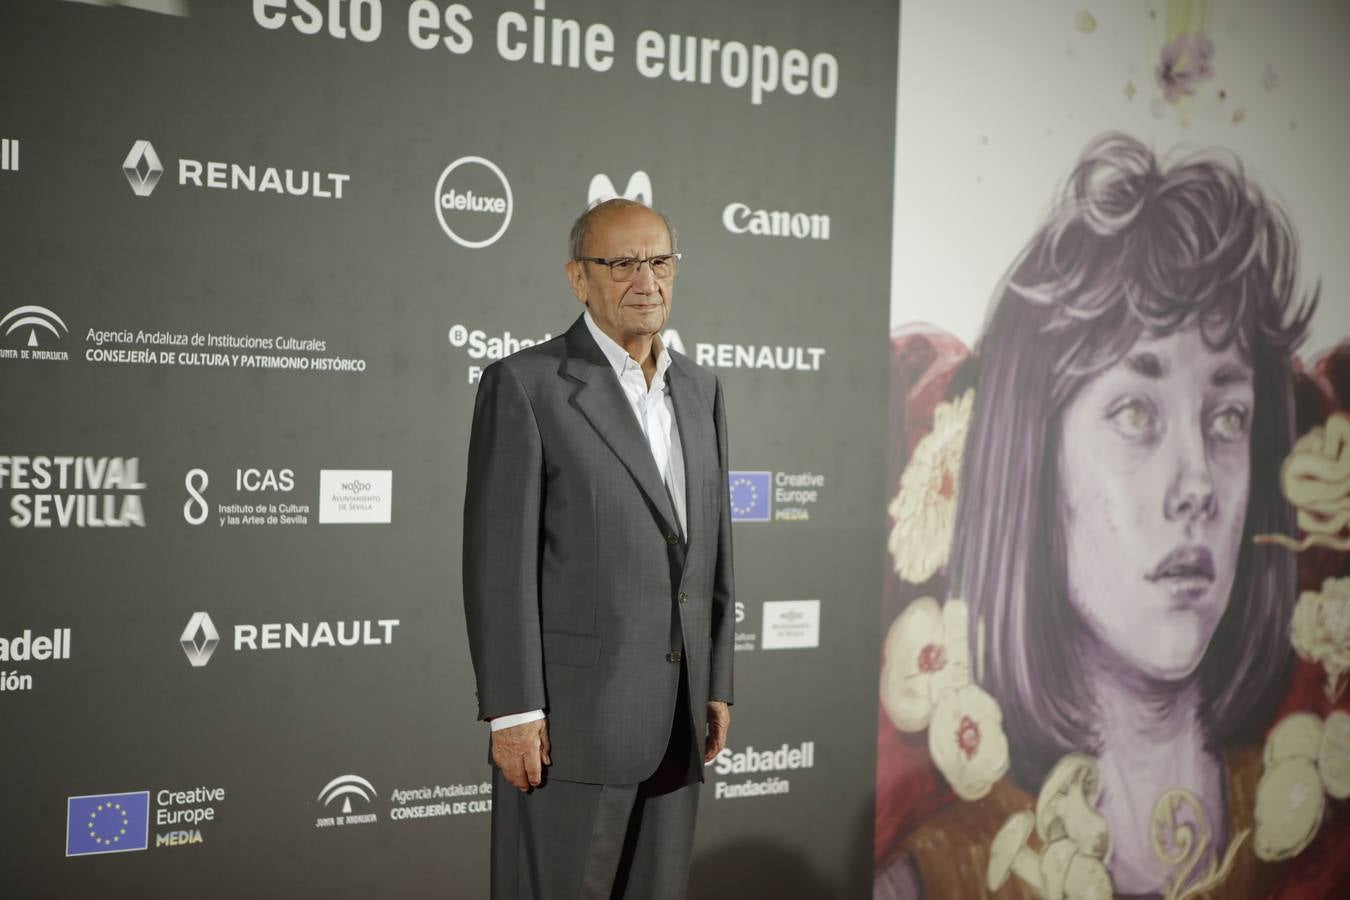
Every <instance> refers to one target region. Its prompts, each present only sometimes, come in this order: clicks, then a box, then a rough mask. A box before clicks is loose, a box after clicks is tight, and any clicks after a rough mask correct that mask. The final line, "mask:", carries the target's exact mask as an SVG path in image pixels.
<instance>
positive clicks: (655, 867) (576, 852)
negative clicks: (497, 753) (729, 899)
mask: <svg viewBox="0 0 1350 900" xmlns="http://www.w3.org/2000/svg"><path fill="white" fill-rule="evenodd" d="M682 668H683V667H682ZM683 674H684V673H683V672H681V675H682V676H683ZM688 709H689V695H688V691H687V689H686V688H685V679H684V678H683V677H681V679H680V691H679V702H677V703H676V705H675V713H674V716H673V719H674V721H673V722H672V725H671V734H670V740H669V742H668V744H667V747H666V755H665V758H663V759H662V760H661V764H660V765H659V766H658V767H657V769H656V771H655V772H654V773H653V774H652V776H651V777H649V778H648V779H647V780H645V781H643V782H641V783H639V784H584V783H580V782H574V781H557V780H553V779H549V778H547V776H545V781H544V783H543V784H542V785H541V786H539V787H537V788H535V789H534V790H532V791H530V792H529V793H528V794H524V793H521V792H520V791H519V790H517V789H516V788H514V787H512V786H511V784H510V783H509V782H508V781H507V780H506V779H505V778H503V777H502V774H501V771H500V770H499V769H497V768H496V767H495V766H494V767H493V769H492V900H685V897H686V896H687V894H688V890H689V861H690V857H691V856H692V854H693V850H694V819H695V816H696V814H697V813H698V797H699V789H700V787H701V786H702V785H701V783H700V780H699V776H700V774H701V769H702V762H703V760H702V758H701V753H700V748H699V747H698V745H697V744H696V743H695V741H694V733H695V731H694V729H693V725H692V723H691V722H689V721H688V719H689V714H688V712H687V710H688Z"/></svg>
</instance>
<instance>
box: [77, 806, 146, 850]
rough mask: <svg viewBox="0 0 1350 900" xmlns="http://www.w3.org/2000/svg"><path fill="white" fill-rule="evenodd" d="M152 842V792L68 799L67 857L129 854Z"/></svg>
mask: <svg viewBox="0 0 1350 900" xmlns="http://www.w3.org/2000/svg"><path fill="white" fill-rule="evenodd" d="M149 845H150V792H149V791H133V792H130V793H126V794H87V795H85V796H82V797H67V798H66V856H90V855H94V854H99V853H129V852H131V851H133V850H144V849H145V848H146V847H148V846H149Z"/></svg>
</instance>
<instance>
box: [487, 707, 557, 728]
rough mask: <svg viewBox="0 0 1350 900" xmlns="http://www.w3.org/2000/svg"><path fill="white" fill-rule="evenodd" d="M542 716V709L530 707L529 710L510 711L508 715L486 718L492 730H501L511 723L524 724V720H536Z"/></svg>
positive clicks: (511, 724) (508, 726)
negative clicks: (521, 711)
mask: <svg viewBox="0 0 1350 900" xmlns="http://www.w3.org/2000/svg"><path fill="white" fill-rule="evenodd" d="M542 718H544V711H543V710H542V709H532V710H530V711H529V712H523V713H511V715H509V716H495V717H493V718H491V719H489V720H488V724H489V725H491V726H492V730H493V731H501V730H502V729H503V728H510V727H511V726H513V725H524V724H525V723H526V722H537V721H539V720H540V719H542Z"/></svg>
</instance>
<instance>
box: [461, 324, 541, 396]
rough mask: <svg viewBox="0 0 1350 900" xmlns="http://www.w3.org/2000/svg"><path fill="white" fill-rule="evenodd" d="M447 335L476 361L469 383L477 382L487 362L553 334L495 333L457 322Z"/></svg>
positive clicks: (470, 365) (471, 366)
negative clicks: (532, 336)
mask: <svg viewBox="0 0 1350 900" xmlns="http://www.w3.org/2000/svg"><path fill="white" fill-rule="evenodd" d="M446 337H447V339H448V340H449V343H450V346H451V347H454V348H455V349H457V350H463V351H464V353H465V355H466V356H468V357H469V359H472V360H474V361H475V362H473V363H470V364H469V369H468V381H469V384H477V383H478V379H479V378H481V377H482V375H483V368H484V366H486V364H487V363H490V362H494V361H496V360H499V359H502V358H503V357H506V356H510V355H511V354H512V353H515V352H516V351H518V350H524V349H525V348H526V347H533V346H534V345H535V344H542V343H543V342H544V341H547V340H550V339H551V338H552V337H553V334H552V332H549V333H546V334H545V335H544V336H543V337H539V338H531V337H518V336H517V335H515V334H512V333H511V331H509V330H507V331H503V332H502V333H501V334H495V333H490V332H487V331H484V330H483V329H481V328H470V327H469V326H467V325H460V324H459V323H455V324H454V325H451V326H450V330H449V331H448V332H446Z"/></svg>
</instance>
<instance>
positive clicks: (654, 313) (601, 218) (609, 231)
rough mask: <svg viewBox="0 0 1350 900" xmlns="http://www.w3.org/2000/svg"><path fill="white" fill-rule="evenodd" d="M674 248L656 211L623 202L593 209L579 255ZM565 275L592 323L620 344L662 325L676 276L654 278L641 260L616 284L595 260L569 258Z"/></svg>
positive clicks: (639, 254)
mask: <svg viewBox="0 0 1350 900" xmlns="http://www.w3.org/2000/svg"><path fill="white" fill-rule="evenodd" d="M673 249H674V248H673V247H671V246H670V233H669V232H668V231H667V230H666V223H665V222H664V221H663V220H662V219H661V217H660V216H659V215H657V214H656V213H655V212H653V211H652V210H650V209H646V208H645V207H640V206H625V207H618V208H616V209H608V210H604V211H603V212H600V213H597V214H596V216H595V218H594V219H593V220H592V222H591V233H590V235H589V236H588V237H587V239H586V246H585V248H584V251H583V254H582V255H584V256H597V257H602V258H605V259H612V258H614V257H616V256H631V257H635V258H638V259H646V258H647V257H650V256H658V255H661V254H663V253H670V252H671V251H672V250H673ZM567 279H568V281H569V282H571V285H572V292H573V293H575V294H576V295H577V299H578V300H580V301H581V302H582V303H584V304H586V307H587V308H588V309H590V311H591V318H593V319H595V324H596V325H599V326H600V330H601V331H603V332H604V333H605V334H607V335H609V336H610V337H612V338H614V340H615V341H617V342H618V343H619V344H622V345H625V346H626V345H627V343H628V342H629V341H631V340H633V339H635V338H641V337H650V336H651V335H654V334H657V333H659V332H660V331H661V329H662V328H665V326H666V319H667V318H668V317H669V316H670V301H671V298H672V297H673V296H674V293H675V279H674V277H673V276H672V277H670V278H666V279H659V278H657V277H656V276H655V275H653V274H652V269H651V266H650V265H646V264H644V265H643V266H642V267H641V268H640V269H639V270H638V274H637V277H636V278H634V279H633V280H632V281H629V282H626V283H620V282H617V281H615V280H614V279H613V278H611V277H610V274H609V269H608V268H606V267H605V266H603V265H601V264H600V263H592V262H578V261H576V260H571V261H569V262H568V263H567Z"/></svg>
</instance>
